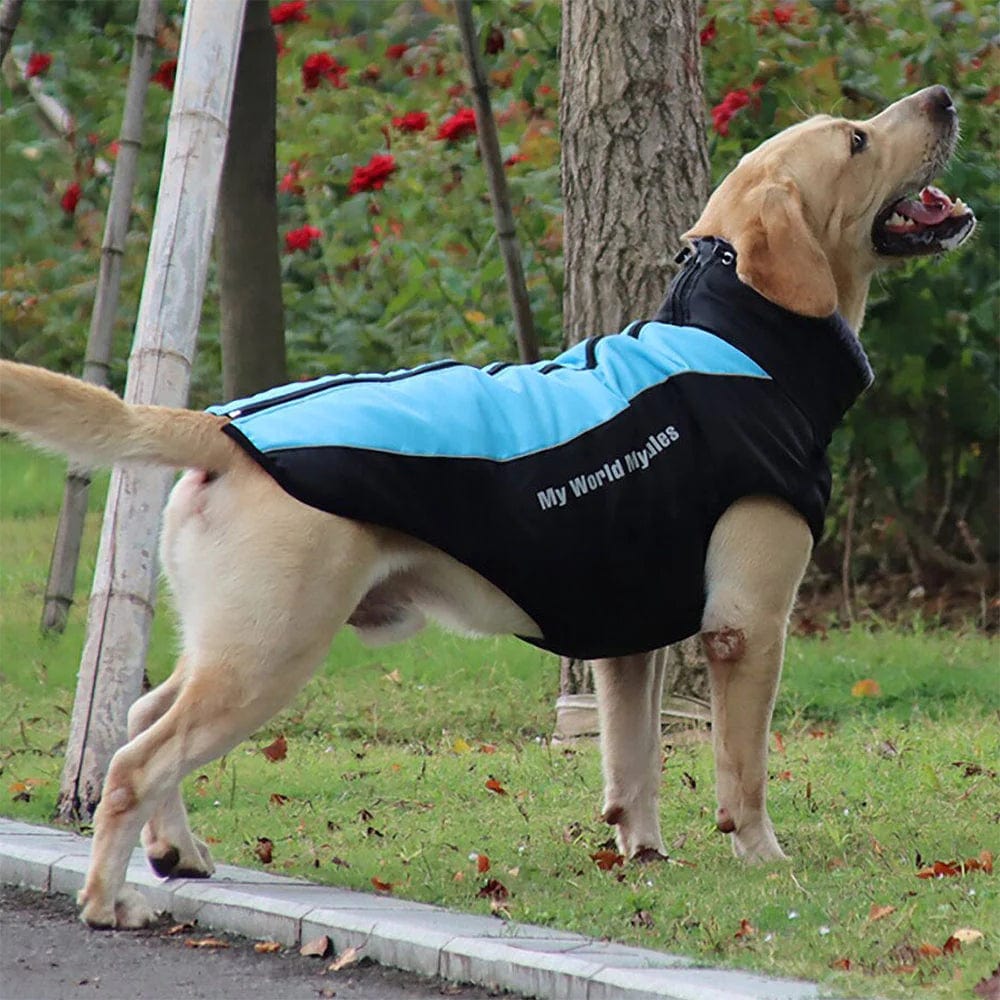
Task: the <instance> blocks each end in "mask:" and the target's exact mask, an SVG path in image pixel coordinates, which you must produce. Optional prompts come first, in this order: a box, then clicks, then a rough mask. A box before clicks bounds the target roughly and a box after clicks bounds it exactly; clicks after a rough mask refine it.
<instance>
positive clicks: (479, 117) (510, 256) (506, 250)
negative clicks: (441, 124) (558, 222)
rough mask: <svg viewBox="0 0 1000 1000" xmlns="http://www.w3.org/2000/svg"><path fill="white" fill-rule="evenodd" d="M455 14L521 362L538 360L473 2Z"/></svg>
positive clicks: (462, 3)
mask: <svg viewBox="0 0 1000 1000" xmlns="http://www.w3.org/2000/svg"><path fill="white" fill-rule="evenodd" d="M455 13H456V14H457V15H458V34H459V37H460V38H461V39H462V51H463V52H464V53H465V61H466V63H467V64H468V67H469V76H470V78H471V79H472V94H473V98H474V103H475V105H476V124H477V129H476V137H477V139H478V141H479V152H480V154H481V155H482V158H483V166H484V167H485V169H486V182H487V183H488V184H489V188H490V200H491V201H492V202H493V218H494V220H495V224H496V229H497V240H498V241H499V243H500V253H501V255H502V256H503V265H504V269H505V270H506V272H507V289H508V293H509V294H510V301H511V306H512V307H513V310H514V331H515V335H516V337H517V351H518V355H519V356H520V359H521V361H523V362H531V361H537V360H538V337H537V336H536V334H535V321H534V318H533V317H532V315H531V302H530V300H529V299H528V288H527V285H526V284H525V281H524V267H523V265H522V263H521V247H520V245H519V244H518V241H517V230H516V229H515V227H514V211H513V209H512V208H511V204H510V191H509V190H508V188H507V178H506V176H505V175H504V172H503V160H502V159H501V158H500V140H499V138H498V136H497V123H496V120H495V119H494V118H493V109H492V107H491V106H490V88H489V85H488V84H487V82H486V72H485V70H484V69H483V61H482V59H480V57H479V47H478V45H477V44H476V26H475V23H474V21H473V19H472V0H455Z"/></svg>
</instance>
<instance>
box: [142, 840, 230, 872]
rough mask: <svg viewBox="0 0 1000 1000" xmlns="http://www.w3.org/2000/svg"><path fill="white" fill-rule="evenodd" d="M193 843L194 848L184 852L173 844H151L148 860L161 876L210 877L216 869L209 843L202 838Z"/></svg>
mask: <svg viewBox="0 0 1000 1000" xmlns="http://www.w3.org/2000/svg"><path fill="white" fill-rule="evenodd" d="M192 843H193V845H194V850H189V851H187V852H184V853H182V852H181V850H180V849H179V848H177V847H175V846H174V845H173V844H167V845H164V844H156V845H151V846H150V847H149V848H148V849H147V851H146V860H147V861H148V862H149V866H150V867H151V868H152V869H153V871H154V872H156V874H157V875H159V876H160V878H208V877H209V876H210V875H211V874H212V873H213V872H214V871H215V865H214V864H213V862H212V854H211V852H210V851H209V849H208V845H207V844H205V843H203V842H202V841H200V840H193V841H192Z"/></svg>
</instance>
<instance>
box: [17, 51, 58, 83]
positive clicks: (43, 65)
mask: <svg viewBox="0 0 1000 1000" xmlns="http://www.w3.org/2000/svg"><path fill="white" fill-rule="evenodd" d="M51 65H52V56H51V55H49V53H48V52H32V53H31V55H30V57H29V58H28V63H27V65H26V66H25V67H24V78H25V79H26V80H30V79H31V78H32V77H33V76H42V75H43V74H44V73H47V72H48V71H49V67H50V66H51Z"/></svg>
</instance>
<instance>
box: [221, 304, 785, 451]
mask: <svg viewBox="0 0 1000 1000" xmlns="http://www.w3.org/2000/svg"><path fill="white" fill-rule="evenodd" d="M631 329H632V328H628V329H627V330H626V331H625V335H623V336H613V337H601V338H595V339H594V340H590V341H585V342H583V343H580V344H577V345H575V346H574V347H572V348H570V349H569V350H568V351H565V352H564V353H563V354H561V355H559V357H557V358H556V359H555V360H554V361H545V362H539V363H537V364H534V365H491V366H489V367H487V368H473V367H471V366H469V365H460V364H456V363H454V362H436V363H433V364H429V365H424V366H422V367H420V368H414V369H410V370H407V371H396V372H390V373H388V374H386V375H353V376H350V375H349V376H342V375H328V376H324V377H323V378H320V379H316V380H314V381H312V382H306V383H300V384H296V385H286V386H280V387H278V388H276V389H269V390H267V391H266V392H263V393H260V394H259V395H256V396H250V397H248V398H246V399H240V400H236V401H235V402H232V403H227V404H226V405H224V406H213V407H211V408H210V409H211V412H213V413H219V414H224V415H228V416H230V417H231V418H232V421H233V425H234V427H236V428H237V429H238V430H239V431H240V432H241V433H242V434H243V435H245V436H246V438H247V439H248V440H249V441H250V442H251V443H252V444H253V445H254V447H255V448H256V449H257V450H258V451H260V452H265V453H267V452H274V451H280V450H283V449H289V448H304V447H312V448H323V447H346V448H369V449H374V450H377V451H388V452H393V453H396V454H403V455H425V456H431V455H434V456H438V457H448V458H484V459H490V460H492V461H507V460H509V459H515V458H520V457H523V456H525V455H529V454H532V453H535V452H539V451H544V450H546V449H548V448H554V447H556V446H557V445H560V444H563V443H565V442H567V441H571V440H573V439H574V438H576V437H579V436H580V435H581V434H584V433H586V432H587V431H590V430H593V429H594V428H595V427H597V426H598V425H600V424H602V423H605V422H607V421H608V420H610V419H612V418H613V417H615V416H616V415H618V414H619V413H622V412H623V411H624V410H625V409H626V408H627V407H628V405H629V402H630V401H631V400H632V399H634V398H635V397H636V396H638V395H639V394H640V393H642V392H644V391H645V390H646V389H649V388H651V387H652V386H655V385H657V384H659V383H662V382H664V381H665V380H667V379H669V378H671V377H673V376H675V375H679V374H682V373H685V372H698V373H703V374H712V375H742V376H752V377H756V378H767V377H768V375H767V373H766V372H765V371H764V370H763V369H762V368H761V367H760V366H759V365H758V364H757V363H756V362H754V361H752V360H751V359H750V358H748V357H747V356H746V355H745V354H743V353H742V352H741V351H739V350H737V349H736V348H735V347H732V346H731V345H729V344H727V343H726V342H725V341H724V340H721V339H719V338H718V337H716V336H713V335H712V334H711V333H707V332H706V331H704V330H699V329H696V328H694V327H676V326H668V325H666V324H664V323H645V324H643V325H642V328H641V330H639V331H638V335H637V336H629V335H628V334H629V330H631Z"/></svg>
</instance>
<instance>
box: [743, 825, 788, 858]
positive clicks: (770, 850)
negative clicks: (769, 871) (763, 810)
mask: <svg viewBox="0 0 1000 1000" xmlns="http://www.w3.org/2000/svg"><path fill="white" fill-rule="evenodd" d="M733 854H735V855H736V857H738V858H739V859H740V860H741V861H745V862H747V864H760V863H762V862H765V861H787V860H788V855H787V854H785V852H784V851H783V850H782V849H781V847H780V846H779V844H778V840H777V838H776V837H775V836H774V830H773V829H771V827H770V824H768V825H767V826H760V827H756V828H750V829H746V828H741V829H739V830H738V831H736V832H735V833H734V834H733Z"/></svg>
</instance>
